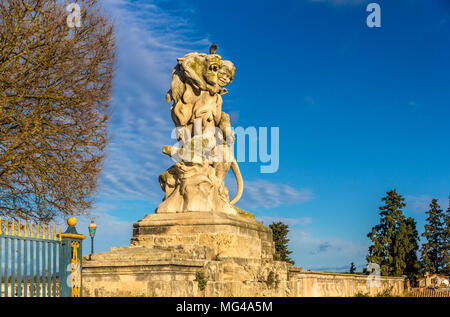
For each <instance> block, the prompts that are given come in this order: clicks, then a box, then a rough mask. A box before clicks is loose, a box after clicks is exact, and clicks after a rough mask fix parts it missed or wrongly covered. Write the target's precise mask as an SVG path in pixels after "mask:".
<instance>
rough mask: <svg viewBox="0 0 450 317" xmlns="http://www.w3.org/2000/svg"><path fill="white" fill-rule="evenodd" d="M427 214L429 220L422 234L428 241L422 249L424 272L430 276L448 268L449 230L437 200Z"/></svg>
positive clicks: (432, 202) (434, 199) (432, 203)
mask: <svg viewBox="0 0 450 317" xmlns="http://www.w3.org/2000/svg"><path fill="white" fill-rule="evenodd" d="M426 213H427V215H428V218H427V223H426V224H425V232H424V233H423V234H422V236H424V237H425V239H426V242H425V243H424V244H423V245H422V248H421V255H422V268H423V270H424V272H429V273H430V274H433V273H441V272H442V271H443V269H444V267H446V266H448V265H446V263H445V262H446V259H445V257H446V255H445V253H446V250H447V249H448V245H447V244H446V240H447V235H448V234H447V232H446V231H448V230H446V228H445V227H446V222H448V220H447V219H446V215H445V214H444V212H443V210H442V209H441V207H440V206H439V204H438V200H437V199H436V198H433V199H432V201H431V204H430V209H429V210H428V211H427V212H426ZM447 241H448V240H447ZM447 257H448V256H447Z"/></svg>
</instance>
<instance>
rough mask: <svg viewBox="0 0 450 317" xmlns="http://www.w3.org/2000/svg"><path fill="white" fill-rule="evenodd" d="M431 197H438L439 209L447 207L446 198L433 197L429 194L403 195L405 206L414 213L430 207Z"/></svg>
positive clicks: (422, 211) (424, 210)
mask: <svg viewBox="0 0 450 317" xmlns="http://www.w3.org/2000/svg"><path fill="white" fill-rule="evenodd" d="M433 198H436V199H438V203H439V205H440V206H441V209H444V210H445V209H447V207H448V199H447V198H439V197H433V196H431V195H419V196H413V195H409V196H405V202H406V207H407V208H409V209H410V210H412V211H413V212H415V213H424V212H426V211H428V210H429V209H430V203H431V200H432V199H433Z"/></svg>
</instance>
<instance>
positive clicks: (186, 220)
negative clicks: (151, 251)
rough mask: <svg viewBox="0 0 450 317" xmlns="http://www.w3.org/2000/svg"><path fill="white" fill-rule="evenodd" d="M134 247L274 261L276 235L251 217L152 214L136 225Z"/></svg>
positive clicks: (210, 214) (201, 213)
mask: <svg viewBox="0 0 450 317" xmlns="http://www.w3.org/2000/svg"><path fill="white" fill-rule="evenodd" d="M133 227H134V228H133V238H132V240H131V245H133V246H173V245H201V246H208V247H211V248H213V250H214V253H215V254H214V256H213V258H223V257H243V258H258V259H259V258H267V259H271V258H272V257H273V254H274V252H275V249H274V246H273V240H272V232H271V230H270V229H269V228H267V227H265V226H264V225H263V224H262V223H260V222H258V221H255V220H254V219H251V218H248V217H242V216H238V215H236V216H235V215H230V214H225V213H219V212H187V213H174V214H150V215H147V216H145V217H144V219H142V220H140V221H138V222H137V223H135V224H134V225H133Z"/></svg>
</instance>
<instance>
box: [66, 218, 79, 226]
mask: <svg viewBox="0 0 450 317" xmlns="http://www.w3.org/2000/svg"><path fill="white" fill-rule="evenodd" d="M67 224H68V225H69V226H71V227H75V226H76V224H77V218H75V217H70V218H69V219H67Z"/></svg>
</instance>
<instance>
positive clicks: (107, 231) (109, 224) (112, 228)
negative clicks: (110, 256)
mask: <svg viewBox="0 0 450 317" xmlns="http://www.w3.org/2000/svg"><path fill="white" fill-rule="evenodd" d="M114 208H115V207H114V206H112V205H107V204H104V205H103V204H102V205H100V206H97V208H95V209H94V211H93V212H91V214H90V215H89V216H88V217H86V216H80V217H77V219H78V223H77V226H76V228H77V230H78V232H79V233H81V234H83V235H85V236H86V237H88V238H87V239H86V240H85V241H84V243H83V255H85V254H89V253H90V251H91V241H90V238H89V230H88V226H89V224H90V222H91V220H94V221H95V223H96V225H97V232H96V234H95V238H94V252H95V253H98V252H105V251H109V250H110V248H111V247H112V246H114V247H118V246H128V245H129V244H130V239H131V236H132V233H133V223H132V222H129V221H124V220H121V219H119V218H117V217H115V216H112V215H111V214H110V213H109V212H110V211H111V210H113V209H114Z"/></svg>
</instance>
